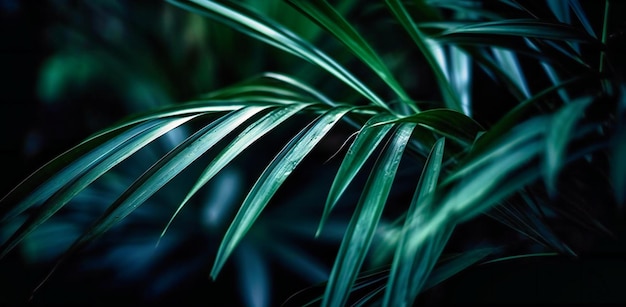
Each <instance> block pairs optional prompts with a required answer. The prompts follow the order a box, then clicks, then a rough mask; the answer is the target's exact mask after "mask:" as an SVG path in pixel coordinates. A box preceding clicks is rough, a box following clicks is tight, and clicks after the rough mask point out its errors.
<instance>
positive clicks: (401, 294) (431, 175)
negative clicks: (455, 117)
mask: <svg viewBox="0 0 626 307" xmlns="http://www.w3.org/2000/svg"><path fill="white" fill-rule="evenodd" d="M444 141H445V139H444V138H441V139H439V140H438V141H437V142H436V143H435V145H434V146H433V148H432V150H431V152H430V155H429V156H428V159H427V160H426V164H425V165H424V169H423V171H422V175H421V176H420V179H419V182H418V184H417V187H416V189H415V194H414V195H413V200H412V201H411V205H410V207H409V210H408V212H407V218H406V220H405V223H404V227H403V228H402V232H401V235H400V241H399V242H398V245H397V246H396V252H395V254H394V258H393V262H392V264H391V271H390V273H389V274H390V276H389V281H388V283H387V290H386V291H385V297H384V306H411V305H412V302H413V299H414V298H415V297H416V296H417V294H419V290H420V288H421V285H420V284H422V283H423V280H425V279H426V277H427V276H428V275H429V272H430V270H431V269H432V267H430V266H429V265H428V264H432V265H434V264H435V261H436V259H437V258H438V257H439V254H436V253H433V252H430V253H428V252H427V253H424V254H422V253H418V250H419V249H420V247H423V246H420V245H417V244H414V243H413V242H412V241H411V238H412V237H413V236H415V235H416V234H417V233H418V232H419V231H420V225H421V224H422V223H423V220H424V219H425V218H428V215H429V214H430V210H431V209H430V208H429V207H430V206H431V205H432V198H433V196H434V193H435V189H436V187H437V181H438V179H439V173H440V172H441V161H442V159H443V151H444V144H445V142H444ZM436 244H441V243H440V242H436ZM418 254H419V255H422V256H423V257H418V256H417V255H418ZM428 258H432V260H429V259H428ZM420 264H425V265H420ZM420 279H421V280H420ZM412 281H414V282H416V283H417V284H412Z"/></svg>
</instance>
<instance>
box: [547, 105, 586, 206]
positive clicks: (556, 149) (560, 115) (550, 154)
mask: <svg viewBox="0 0 626 307" xmlns="http://www.w3.org/2000/svg"><path fill="white" fill-rule="evenodd" d="M593 100H594V97H583V98H579V99H577V100H575V101H573V102H571V103H569V104H567V105H565V106H564V107H563V108H561V109H560V110H559V111H557V113H556V114H554V116H553V118H552V121H551V124H550V128H549V130H548V135H547V137H546V151H545V154H546V157H545V164H544V168H543V173H544V176H545V180H546V186H547V188H548V192H549V193H550V194H552V195H554V193H556V181H557V175H558V173H559V171H560V170H561V167H562V166H563V162H564V159H565V158H564V153H565V150H566V148H567V144H568V143H569V142H570V139H571V136H570V135H571V133H572V130H573V129H574V125H575V124H576V122H577V121H578V119H579V118H580V117H581V115H583V112H584V111H585V109H586V108H587V106H588V105H589V104H590V103H591V102H592V101H593Z"/></svg>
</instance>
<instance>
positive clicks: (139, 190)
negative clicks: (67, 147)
mask: <svg viewBox="0 0 626 307" xmlns="http://www.w3.org/2000/svg"><path fill="white" fill-rule="evenodd" d="M268 108H270V106H253V107H247V108H242V109H240V110H237V111H233V112H231V113H229V114H227V115H225V116H222V117H220V118H219V119H218V120H215V121H213V122H211V123H210V124H209V125H207V126H205V127H204V128H202V129H200V130H199V131H197V132H196V133H194V134H193V135H192V136H190V137H189V138H187V139H186V140H185V141H184V142H182V143H181V144H179V145H178V146H176V147H175V148H174V149H172V150H171V151H170V152H169V153H168V154H166V155H165V156H164V157H162V158H161V159H160V160H159V161H157V162H156V163H155V164H154V165H153V166H151V167H150V169H148V170H147V171H146V172H145V173H143V174H142V175H141V176H140V177H139V178H138V179H137V180H135V182H133V184H132V185H131V186H130V187H128V188H127V189H126V191H124V193H122V195H120V196H119V197H118V198H117V199H116V200H115V201H114V202H113V204H111V205H110V206H109V207H108V208H107V210H106V211H105V212H104V213H103V214H102V215H101V216H100V217H99V218H98V219H97V220H96V221H95V222H94V223H93V224H92V225H91V226H90V227H89V228H88V229H87V230H86V231H85V232H84V233H83V234H81V236H80V237H79V238H78V239H76V241H74V243H73V244H72V246H70V248H69V249H68V250H67V251H66V252H65V254H64V255H63V257H62V258H61V259H60V260H59V261H58V262H57V265H56V266H55V267H54V268H53V269H52V271H51V272H50V274H52V273H53V272H54V271H55V270H56V268H57V267H58V266H59V265H60V264H62V263H63V262H64V261H65V260H66V259H67V258H68V257H69V256H71V255H72V254H73V253H74V252H76V251H77V250H79V249H81V248H82V247H83V246H84V245H85V244H87V243H88V242H90V241H91V240H93V239H95V238H97V237H99V236H101V235H102V234H104V233H105V232H106V231H108V230H109V229H110V228H111V227H113V226H114V225H115V224H116V223H118V222H119V221H121V220H122V219H124V218H125V217H126V216H127V215H129V214H130V213H132V212H133V211H134V210H135V209H136V208H137V207H138V206H140V205H141V204H142V203H143V202H144V201H146V200H147V199H148V198H149V197H150V196H152V195H153V194H154V193H156V192H157V191H158V190H159V189H161V188H162V187H163V186H164V185H165V184H167V183H168V182H169V181H170V180H171V179H172V178H174V177H175V176H176V175H178V174H179V173H180V172H181V171H183V170H184V169H185V168H187V167H188V166H189V165H190V164H191V163H192V162H193V161H195V160H196V159H197V158H199V157H200V156H201V155H202V154H204V153H205V152H206V151H207V150H209V149H210V148H211V147H212V146H213V145H215V144H216V143H218V142H219V141H220V140H221V139H222V138H224V137H225V136H226V135H227V134H229V133H230V132H231V131H232V130H234V129H235V128H236V127H238V126H239V125H241V124H243V123H244V122H245V121H246V120H248V119H250V118H251V117H252V116H254V115H256V114H258V113H259V112H261V111H264V110H266V109H268ZM45 281H46V280H45V279H44V281H43V282H45ZM43 282H42V284H43Z"/></svg>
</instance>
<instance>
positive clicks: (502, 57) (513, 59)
mask: <svg viewBox="0 0 626 307" xmlns="http://www.w3.org/2000/svg"><path fill="white" fill-rule="evenodd" d="M491 50H492V52H493V55H494V57H495V59H496V61H497V63H498V66H499V67H501V68H502V71H503V72H504V73H506V74H507V75H508V76H509V78H510V80H512V81H513V82H515V85H517V88H519V89H520V90H521V91H522V93H523V94H524V98H526V99H527V98H528V97H530V90H529V89H528V82H526V78H525V77H524V72H523V71H522V67H521V66H520V64H519V60H518V59H517V56H516V55H515V53H514V52H512V51H510V50H506V49H501V48H495V47H494V48H491Z"/></svg>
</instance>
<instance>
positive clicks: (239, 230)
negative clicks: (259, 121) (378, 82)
mask: <svg viewBox="0 0 626 307" xmlns="http://www.w3.org/2000/svg"><path fill="white" fill-rule="evenodd" d="M351 109H352V107H337V108H334V109H331V110H330V111H328V112H327V113H325V114H324V115H322V116H321V117H320V118H319V119H317V120H316V121H315V122H314V123H313V124H312V125H310V126H309V127H307V128H305V130H302V132H301V133H299V134H298V135H297V136H296V137H294V138H293V139H292V140H291V141H290V142H289V144H287V146H285V147H284V148H283V149H282V150H281V152H280V153H279V154H278V155H277V156H276V157H275V158H274V160H273V161H272V162H271V164H270V165H268V167H267V168H266V169H265V170H264V171H263V174H261V176H260V177H259V179H258V180H257V182H256V183H255V184H254V186H253V187H252V189H251V190H250V192H249V193H248V195H247V196H246V199H245V200H244V202H243V204H242V205H241V208H240V209H239V211H238V212H237V215H236V216H235V219H234V220H233V222H232V223H231V224H230V227H228V230H227V231H226V234H225V235H224V238H223V239H222V243H221V244H220V247H219V249H218V251H217V256H216V259H215V263H214V264H213V268H212V269H211V277H212V278H215V277H216V276H217V274H218V273H219V271H220V270H221V269H222V267H223V266H224V263H225V262H226V260H227V259H228V257H229V256H230V254H231V253H232V252H233V250H234V249H235V247H236V246H237V244H238V243H239V242H240V241H241V240H242V239H243V237H244V235H245V234H246V232H247V231H248V230H249V229H250V227H252V224H253V223H254V221H255V220H256V219H257V218H258V216H259V215H260V214H261V212H262V211H263V209H264V208H265V206H266V205H267V203H268V202H269V201H270V199H271V198H272V196H274V193H276V191H277V190H278V188H279V187H280V186H281V185H282V184H283V182H284V181H285V180H286V179H287V177H288V176H289V175H290V174H291V172H292V171H293V170H294V169H295V168H296V166H298V164H299V163H300V162H301V161H302V159H304V157H305V156H306V155H307V154H308V153H309V152H310V151H311V150H312V149H313V147H315V145H317V143H318V142H319V141H320V140H321V139H322V138H323V137H324V136H325V135H326V134H327V133H328V132H329V131H330V129H331V128H332V127H333V126H334V125H335V124H336V123H337V122H338V121H339V120H340V119H341V118H342V117H343V116H344V115H345V114H346V113H348V112H349V111H350V110H351Z"/></svg>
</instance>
